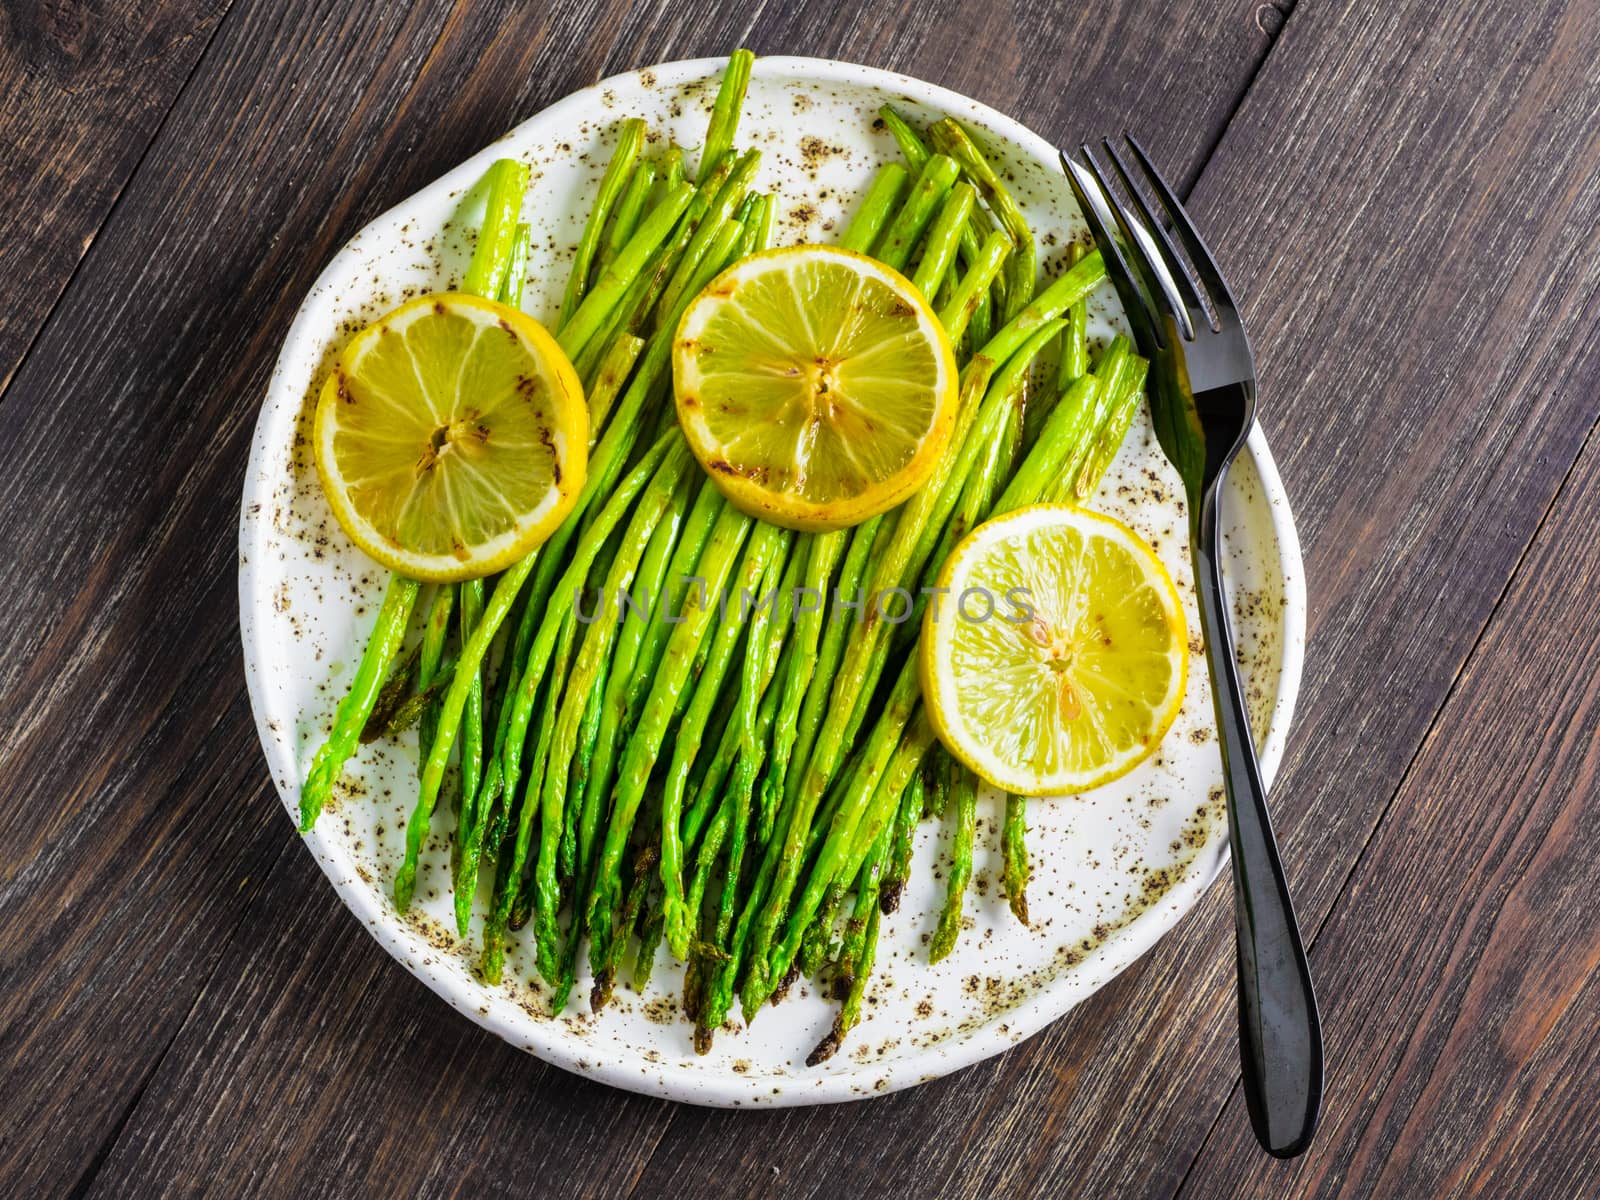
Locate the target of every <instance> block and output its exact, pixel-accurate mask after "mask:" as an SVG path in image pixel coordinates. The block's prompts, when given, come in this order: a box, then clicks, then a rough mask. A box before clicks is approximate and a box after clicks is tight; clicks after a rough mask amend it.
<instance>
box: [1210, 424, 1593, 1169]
mask: <svg viewBox="0 0 1600 1200" xmlns="http://www.w3.org/2000/svg"><path fill="white" fill-rule="evenodd" d="M1596 528H1600V437H1593V438H1591V439H1590V442H1589V445H1588V447H1587V449H1586V450H1585V452H1584V454H1583V456H1582V458H1581V459H1580V460H1579V463H1578V466H1577V468H1576V470H1575V471H1574V473H1573V476H1572V478H1571V479H1570V480H1569V481H1568V483H1567V485H1566V487H1565V488H1564V489H1563V490H1562V494H1561V497H1560V500H1559V502H1558V504H1557V506H1556V508H1555V510H1554V512H1553V514H1552V515H1551V517H1550V519H1549V521H1547V522H1546V523H1545V525H1544V527H1543V528H1542V529H1541V530H1540V531H1539V537H1538V540H1537V541H1536V542H1535V544H1534V546H1533V548H1532V550H1531V552H1530V553H1529V555H1528V557H1527V560H1526V561H1525V562H1524V563H1523V565H1522V567H1521V569H1520V570H1519V571H1518V573H1517V576H1516V579H1515V581H1514V582H1513V585H1512V588H1511V590H1510V592H1509V594H1508V595H1507V597H1506V600H1505V602H1504V603H1503V604H1502V605H1501V607H1500V608H1499V610H1498V611H1497V612H1496V613H1495V617H1494V621H1493V623H1492V624H1491V626H1490V628H1489V630H1488V632H1487V634H1486V635H1485V637H1484V639H1483V641H1482V643H1481V644H1480V645H1479V647H1478V649H1477V651H1476V652H1475V653H1474V654H1473V657H1472V661H1471V663H1470V664H1469V665H1468V667H1467V669H1466V671H1465V672H1463V674H1462V678H1461V681H1460V684H1459V686H1458V688H1457V690H1456V692H1455V694H1454V695H1453V696H1452V697H1451V700H1450V703H1449V705H1448V706H1447V707H1446V709H1445V711H1444V713H1443V715H1442V717H1441V719H1440V721H1439V723H1438V725H1437V726H1436V727H1435V729H1434V731H1433V733H1432V735H1431V736H1430V737H1429V739H1428V743H1427V745H1426V747H1425V748H1424V749H1423V752H1422V754H1421V755H1420V756H1419V757H1418V759H1417V762H1416V763H1415V764H1414V766H1413V767H1412V769H1411V771H1410V773H1409V775H1408V776H1407V778H1406V783H1405V786H1404V787H1403V788H1402V789H1401V791H1400V794H1399V796H1398V797H1397V798H1396V803H1395V806H1394V813H1393V816H1392V817H1391V819H1390V820H1388V821H1386V822H1385V823H1384V825H1383V827H1382V828H1381V829H1380V830H1379V832H1378V835H1377V836H1376V837H1375V838H1374V839H1373V841H1372V844H1371V846H1369V847H1368V850H1367V853H1366V854H1365V855H1364V856H1363V858H1362V861H1361V865H1360V869H1359V871H1358V872H1357V873H1356V874H1355V876H1354V878H1353V879H1352V880H1351V884H1350V888H1349V891H1348V893H1347V894H1346V895H1345V896H1343V897H1342V898H1341V899H1340V902H1339V905H1338V908H1337V909H1336V910H1335V912H1334V914H1333V917H1332V919H1331V920H1330V922H1329V923H1328V926H1327V928H1326V929H1325V930H1324V932H1323V934H1322V936H1321V937H1320V938H1319V939H1318V940H1317V944H1316V947H1315V950H1314V951H1313V959H1314V961H1315V963H1316V965H1317V967H1318V969H1319V972H1320V976H1321V979H1322V984H1323V987H1322V993H1323V1003H1324V1006H1325V1009H1324V1011H1325V1012H1326V1014H1327V1018H1328V1023H1329V1025H1330V1027H1331V1028H1333V1029H1334V1030H1335V1031H1337V1032H1336V1036H1335V1038H1334V1039H1333V1043H1332V1051H1333V1053H1332V1054H1331V1055H1330V1057H1329V1061H1328V1081H1329V1089H1328V1110H1327V1119H1326V1121H1325V1122H1324V1126H1323V1129H1322V1131H1321V1133H1320V1135H1319V1137H1318V1142H1319V1149H1318V1152H1316V1153H1314V1154H1313V1155H1311V1156H1310V1157H1308V1158H1307V1160H1306V1161H1305V1162H1304V1163H1303V1164H1300V1165H1298V1166H1282V1165H1279V1164H1275V1163H1272V1162H1270V1160H1267V1159H1265V1158H1263V1157H1262V1156H1261V1155H1259V1154H1256V1153H1254V1152H1253V1147H1252V1145H1251V1144H1250V1140H1249V1127H1248V1122H1247V1121H1246V1120H1245V1118H1244V1113H1243V1109H1242V1105H1241V1104H1240V1103H1238V1102H1235V1103H1234V1104H1233V1105H1231V1106H1230V1109H1229V1111H1228V1113H1227V1115H1226V1116H1225V1118H1224V1119H1223V1121H1222V1124H1221V1126H1220V1127H1219V1129H1218V1133H1217V1136H1216V1138H1215V1140H1214V1141H1213V1143H1212V1144H1210V1145H1208V1146H1207V1147H1206V1150H1205V1153H1203V1154H1202V1155H1201V1157H1200V1160H1199V1162H1198V1163H1197V1164H1196V1166H1195V1170H1194V1172H1193V1174H1192V1175H1191V1176H1190V1179H1189V1186H1188V1187H1186V1188H1185V1195H1194V1196H1237V1195H1240V1194H1245V1195H1266V1194H1270V1195H1274V1196H1309V1195H1333V1194H1339V1195H1348V1196H1436V1197H1447V1196H1463V1195H1482V1196H1510V1195H1519V1196H1545V1197H1580V1196H1593V1195H1595V1194H1597V1192H1600V1157H1597V1156H1596V1155H1595V1153H1594V1149H1593V1148H1594V1145H1595V1140H1596V1138H1597V1137H1600V1105H1596V1104H1595V1102H1594V1096H1593V1082H1594V1078H1595V1074H1594V1073H1595V1070H1596V1065H1597V1057H1600V1045H1597V1042H1596V1039H1595V1036H1594V1031H1595V1028H1596V1022H1597V1021H1600V907H1597V906H1596V905H1595V903H1594V897H1595V894H1596V892H1597V891H1600V854H1597V853H1596V849H1597V841H1596V835H1595V832H1594V829H1595V820H1596V817H1597V816H1600V738H1597V734H1600V680H1597V678H1596V676H1595V673H1594V664H1595V663H1596V662H1597V661H1600V597H1597V596H1596V594H1595V589H1594V580H1595V579H1596V578H1597V577H1600V541H1597V540H1596V538H1595V536H1594V532H1595V529H1596ZM1508 714H1515V716H1514V719H1513V720H1508V719H1507V716H1508Z"/></svg>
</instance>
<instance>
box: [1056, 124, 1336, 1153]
mask: <svg viewBox="0 0 1600 1200" xmlns="http://www.w3.org/2000/svg"><path fill="white" fill-rule="evenodd" d="M1124 136H1125V140H1126V147H1125V150H1126V152H1125V151H1124V150H1123V149H1119V148H1118V146H1117V145H1115V144H1114V143H1113V142H1112V141H1111V139H1109V138H1107V139H1104V140H1103V141H1102V142H1101V147H1102V148H1103V150H1104V152H1105V155H1106V156H1107V158H1108V159H1109V163H1110V170H1108V169H1107V167H1106V166H1105V165H1103V164H1102V162H1101V161H1100V159H1099V158H1098V157H1096V155H1095V152H1094V151H1092V150H1091V149H1090V148H1089V147H1088V146H1083V147H1081V148H1080V149H1081V153H1082V156H1083V163H1082V164H1079V163H1077V162H1074V161H1073V160H1072V159H1071V158H1069V157H1068V156H1067V155H1066V154H1065V153H1063V154H1062V155H1061V165H1062V166H1063V167H1064V168H1065V170H1066V173H1067V180H1068V182H1069V183H1070V184H1071V185H1072V190H1073V194H1074V195H1076V196H1077V199H1078V204H1079V206H1080V207H1081V208H1082V209H1083V215H1084V218H1085V219H1086V220H1087V221H1088V222H1089V228H1090V230H1091V231H1092V232H1093V234H1094V240H1095V242H1096V244H1097V245H1098V246H1099V248H1100V250H1101V252H1102V254H1103V255H1104V257H1105V263H1106V273H1107V274H1108V275H1110V277H1111V281H1112V282H1113V283H1114V284H1115V285H1116V289H1117V294H1118V295H1119V296H1120V297H1121V299H1122V307H1123V309H1124V310H1125V311H1126V313H1127V316H1128V322H1129V324H1130V325H1131V326H1132V327H1133V332H1134V340H1135V341H1137V342H1138V344H1139V350H1140V352H1141V353H1142V354H1143V355H1144V356H1145V357H1146V358H1148V359H1149V360H1150V363H1151V370H1150V411H1151V415H1152V418H1153V420H1154V424H1155V429H1156V436H1157V438H1158V439H1159V440H1160V442H1161V448H1162V450H1163V451H1165V453H1166V455H1167V457H1168V458H1169V459H1170V460H1171V461H1172V464H1173V466H1175V467H1176V468H1177V469H1178V474H1179V476H1180V477H1181V478H1182V479H1183V484H1184V489H1185V491H1186V492H1187V495H1188V501H1189V546H1190V552H1191V554H1192V556H1193V559H1194V576H1195V588H1196V591H1197V593H1198V600H1199V607H1200V624H1201V627H1202V630H1203V632H1204V634H1205V642H1206V663H1207V666H1208V668H1209V671H1210V676H1211V696H1212V700H1213V703H1214V705H1215V708H1216V716H1217V730H1218V733H1219V735H1220V737H1219V742H1220V744H1221V747H1222V773H1223V780H1224V783H1225V784H1226V787H1227V795H1228V842H1229V848H1230V850H1231V852H1232V858H1233V885H1234V887H1233V892H1234V922H1235V926H1236V928H1237V931H1238V966H1239V1056H1240V1059H1241V1060H1242V1066H1243V1077H1244V1094H1245V1100H1246V1103H1247V1106H1248V1107H1249V1110H1250V1124H1251V1125H1252V1126H1253V1127H1254V1129H1255V1133H1256V1138H1257V1139H1258V1140H1259V1141H1260V1142H1261V1145H1262V1146H1263V1147H1264V1148H1265V1149H1266V1150H1267V1152H1268V1153H1269V1154H1273V1155H1276V1156H1277V1157H1279V1158H1292V1157H1294V1156H1295V1155H1297V1154H1300V1153H1302V1152H1303V1151H1304V1150H1305V1149H1306V1147H1307V1146H1308V1145H1310V1143H1311V1135H1312V1134H1313V1133H1314V1132H1315V1130H1316V1126H1317V1117H1318V1115H1319V1113H1320V1111H1321V1108H1322V1029H1321V1025H1320V1023H1319V1021H1318V1017H1317V999H1316V995H1315V994H1314V993H1313V991H1312V987H1311V970H1310V967H1309V965H1308V964H1307V962H1306V952H1305V946H1304V945H1303V944H1302V942H1301V940H1300V930H1299V926H1298V925H1297V924H1296V922H1295V916H1294V905H1293V903H1292V902H1291V901H1290V899H1289V885H1288V881H1287V880H1286V879H1285V878H1284V874H1283V863H1282V861H1281V860H1280V859H1279V856H1278V846H1277V843H1276V841H1275V840H1274V838H1273V835H1272V820H1271V818H1270V817H1269V816H1268V813H1267V789H1266V787H1265V786H1264V785H1263V783H1262V781H1261V766H1260V764H1259V763H1258V762H1257V760H1256V750H1255V742H1254V740H1253V739H1252V737H1251V734H1250V717H1249V712H1248V710H1247V709H1246V707H1245V698H1244V689H1243V687H1242V686H1241V685H1240V682H1239V672H1238V668H1237V666H1236V660H1235V656H1234V649H1233V635H1232V631H1231V629H1230V628H1229V621H1228V603H1227V595H1226V593H1225V592H1224V591H1223V586H1222V567H1221V560H1220V547H1219V538H1220V533H1221V491H1222V483H1223V480H1224V478H1225V477H1226V475H1227V471H1228V465H1229V464H1230V463H1231V462H1232V461H1233V460H1234V458H1235V457H1236V456H1237V455H1238V453H1239V451H1240V450H1241V449H1242V448H1243V446H1244V443H1245V439H1246V438H1247V437H1249V435H1250V429H1251V427H1252V426H1253V425H1254V424H1255V411H1256V371H1255V361H1254V359H1253V358H1252V357H1251V354H1250V343H1249V341H1248V340H1247V339H1246V337H1245V332H1244V325H1243V324H1242V323H1241V322H1240V320H1239V308H1238V305H1236V304H1235V303H1234V300H1233V295H1232V293H1231V292H1229V290H1228V285H1227V283H1225V282H1224V281H1223V278H1222V272H1221V271H1219V270H1218V269H1217V265H1216V262H1215V260H1214V259H1213V258H1212V256H1211V253H1210V251H1208V250H1207V249H1206V247H1205V243H1204V242H1202V241H1201V240H1200V235H1199V234H1198V233H1197V232H1196V231H1195V228H1194V224H1193V223H1192V222H1191V221H1190V220H1189V216H1188V214H1187V213H1185V212H1184V210H1183V205H1182V204H1181V203H1179V201H1178V197H1177V195H1176V194H1175V193H1174V192H1173V190H1172V188H1171V187H1170V186H1169V185H1168V184H1167V181H1166V180H1165V179H1163V178H1162V177H1161V173H1160V172H1159V171H1157V170H1156V168H1155V165H1154V164H1153V163H1152V162H1151V161H1150V158H1149V156H1148V155H1146V154H1145V152H1144V149H1143V148H1142V147H1141V146H1140V145H1139V143H1138V142H1136V141H1134V139H1133V138H1132V137H1131V136H1128V135H1124ZM1113 173H1114V178H1115V181H1116V186H1113V184H1112V179H1113ZM1118 188H1120V190H1121V191H1122V192H1123V193H1124V194H1125V195H1126V197H1127V200H1126V201H1124V200H1123V199H1121V198H1119V197H1118V195H1117V191H1118ZM1130 204H1131V205H1132V207H1133V208H1134V209H1136V210H1137V215H1135V213H1134V212H1133V211H1130V208H1129V205H1130ZM1174 235H1175V236H1176V238H1177V241H1178V242H1181V243H1182V246H1183V253H1180V252H1179V250H1178V246H1177V245H1176V244H1175V242H1174Z"/></svg>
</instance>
